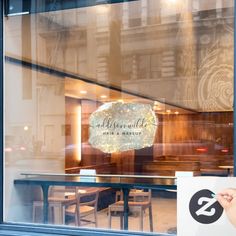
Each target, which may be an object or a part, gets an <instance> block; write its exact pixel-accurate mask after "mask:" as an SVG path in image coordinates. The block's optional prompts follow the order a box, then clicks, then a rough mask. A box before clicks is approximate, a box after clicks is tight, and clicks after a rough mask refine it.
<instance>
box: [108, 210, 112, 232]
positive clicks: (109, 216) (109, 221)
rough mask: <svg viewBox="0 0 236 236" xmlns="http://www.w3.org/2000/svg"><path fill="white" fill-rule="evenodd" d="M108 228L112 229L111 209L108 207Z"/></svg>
mask: <svg viewBox="0 0 236 236" xmlns="http://www.w3.org/2000/svg"><path fill="white" fill-rule="evenodd" d="M108 228H109V229H110V228H111V208H110V207H108Z"/></svg>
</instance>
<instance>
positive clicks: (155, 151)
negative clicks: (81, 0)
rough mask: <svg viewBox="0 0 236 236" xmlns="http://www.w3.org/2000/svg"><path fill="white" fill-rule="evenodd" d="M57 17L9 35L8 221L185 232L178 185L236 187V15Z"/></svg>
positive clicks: (199, 5) (216, 6) (99, 11)
mask: <svg viewBox="0 0 236 236" xmlns="http://www.w3.org/2000/svg"><path fill="white" fill-rule="evenodd" d="M49 2H51V1H49ZM49 2H48V4H49ZM13 3H14V1H13V2H12V4H13ZM48 4H47V5H45V6H43V7H42V5H41V6H38V7H40V10H38V11H40V12H39V13H36V14H23V15H10V16H8V17H6V18H5V22H4V23H5V39H4V40H5V79H4V81H5V82H4V84H5V124H4V125H5V153H4V160H5V161H4V165H5V189H4V197H5V198H4V199H5V201H4V206H5V211H4V219H5V221H6V222H27V223H33V224H35V223H39V222H40V223H50V224H56V225H58V224H60V225H62V224H63V225H64V224H65V225H71V226H75V227H89V228H90V227H91V228H93V229H94V227H98V228H111V229H116V230H117V229H122V223H121V222H123V224H124V225H123V229H128V230H130V231H140V230H141V231H142V230H143V231H147V232H148V231H152V230H153V231H154V232H155V233H159V232H163V233H171V232H172V233H173V232H176V191H173V190H175V188H176V182H175V181H174V177H175V175H176V173H179V171H182V172H184V174H187V175H194V176H195V175H196V176H206V175H207V176H208V175H210V176H211V175H214V176H228V175H231V174H232V168H233V126H234V124H233V96H234V94H233V70H234V68H233V58H234V55H233V51H234V50H233V46H234V45H233V42H234V24H233V23H234V16H233V9H234V5H233V1H231V0H229V1H221V0H220V1H200V0H192V1H190V0H184V1H175V0H172V1H166V0H155V1H154V0H150V1H132V2H129V1H126V2H121V3H116V4H101V5H96V6H87V7H80V8H79V7H78V8H71V9H68V8H67V9H64V10H58V11H56V9H58V6H53V5H50V9H51V11H46V10H45V12H43V11H42V9H49V5H48ZM50 4H52V3H50ZM13 5H14V4H13ZM13 5H12V7H13ZM63 6H64V5H63V4H62V5H61V7H63ZM34 7H36V8H37V6H34ZM44 7H45V8H44ZM19 8H20V5H18V6H17V9H19ZM26 8H27V6H24V7H23V6H22V9H23V10H24V11H25V10H27V9H26ZM23 10H22V11H23ZM36 12H37V10H36ZM24 13H25V12H24ZM84 171H85V172H84ZM95 171H96V174H103V175H106V176H99V177H97V179H96V181H97V182H99V183H102V184H97V185H96V183H97V182H96V181H95V179H94V177H91V176H89V177H88V176H82V177H81V178H80V179H78V176H75V175H76V174H79V173H81V174H85V175H86V174H91V173H92V174H94V173H95ZM177 171H178V172H177ZM22 173H24V175H22ZM26 173H27V174H26ZM42 174H43V175H42ZM69 174H74V176H71V175H70V176H69V177H68V176H66V177H64V175H69ZM111 175H119V176H121V177H119V178H118V177H117V176H115V177H114V176H113V177H112V178H111ZM131 175H132V176H131ZM133 175H135V176H133ZM153 176H154V177H153ZM160 176H161V177H164V179H162V181H164V182H162V184H163V185H162V187H163V186H164V189H163V190H160V189H158V186H159V185H161V184H160V183H161V182H160ZM131 177H132V178H131ZM22 178H23V180H25V182H22V181H21V180H19V179H22ZM34 178H35V179H34ZM81 183H83V184H81ZM122 183H125V184H127V185H128V186H129V187H128V188H129V191H130V194H129V198H127V199H126V198H123V195H124V196H126V195H125V194H126V193H127V192H125V190H124V189H123V192H122V190H121V189H120V188H121V186H123V185H122ZM137 183H138V185H137ZM153 183H155V184H153ZM119 184H120V185H119ZM82 185H83V186H82ZM45 186H50V187H49V189H48V191H47V188H46V187H45ZM42 187H44V188H43V189H42ZM42 190H43V191H42ZM126 190H127V189H126ZM170 190H171V191H170ZM47 194H48V196H47ZM76 199H77V201H76ZM125 199H126V200H128V201H129V204H130V206H132V204H133V205H135V204H136V205H135V207H133V208H132V207H130V213H129V214H128V212H126V213H127V214H126V215H125V217H124V219H123V218H122V215H123V210H124V205H123V204H124V202H123V200H125ZM43 200H44V202H43ZM126 200H125V201H126ZM47 201H48V207H46V206H47V204H45V203H47ZM88 201H92V203H91V204H92V206H90V205H89V203H88ZM82 202H87V203H86V204H85V205H84V204H83V205H82V204H81V203H82ZM117 202H118V203H117ZM151 205H152V214H148V212H149V210H150V212H151V207H150V206H151ZM82 206H86V207H85V208H83V207H82ZM78 214H80V215H78ZM94 216H96V218H94ZM80 217H82V218H83V217H84V218H85V219H86V220H87V221H89V222H84V221H82V220H81V218H80ZM127 218H128V219H129V221H128V223H127ZM140 218H141V219H142V220H143V221H141V220H140ZM152 219H153V221H152ZM122 220H123V221H122ZM91 221H92V222H91ZM95 222H96V224H94V223H95ZM141 222H143V226H142V223H141ZM84 223H89V224H84Z"/></svg>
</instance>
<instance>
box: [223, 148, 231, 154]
mask: <svg viewBox="0 0 236 236" xmlns="http://www.w3.org/2000/svg"><path fill="white" fill-rule="evenodd" d="M221 152H223V153H228V152H229V149H227V148H224V149H222V150H221Z"/></svg>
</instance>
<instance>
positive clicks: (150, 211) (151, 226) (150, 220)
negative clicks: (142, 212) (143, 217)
mask: <svg viewBox="0 0 236 236" xmlns="http://www.w3.org/2000/svg"><path fill="white" fill-rule="evenodd" d="M149 222H150V231H151V232H153V218H152V205H150V206H149Z"/></svg>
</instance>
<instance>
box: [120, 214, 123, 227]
mask: <svg viewBox="0 0 236 236" xmlns="http://www.w3.org/2000/svg"><path fill="white" fill-rule="evenodd" d="M120 229H121V230H123V229H124V211H122V212H120Z"/></svg>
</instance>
